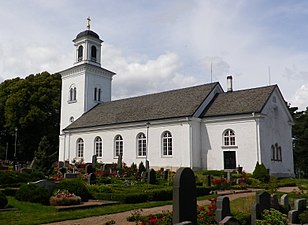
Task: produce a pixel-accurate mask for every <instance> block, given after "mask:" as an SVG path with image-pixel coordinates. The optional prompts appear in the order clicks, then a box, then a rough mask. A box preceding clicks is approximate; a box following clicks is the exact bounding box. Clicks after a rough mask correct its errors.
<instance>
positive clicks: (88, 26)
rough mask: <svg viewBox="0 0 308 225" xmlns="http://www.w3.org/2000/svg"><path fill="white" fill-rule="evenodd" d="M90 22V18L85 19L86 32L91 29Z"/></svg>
mask: <svg viewBox="0 0 308 225" xmlns="http://www.w3.org/2000/svg"><path fill="white" fill-rule="evenodd" d="M90 22H91V18H90V16H88V18H87V28H88V30H90V28H91V24H90Z"/></svg>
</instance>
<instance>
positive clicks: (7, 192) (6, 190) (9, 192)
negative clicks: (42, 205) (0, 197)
mask: <svg viewBox="0 0 308 225" xmlns="http://www.w3.org/2000/svg"><path fill="white" fill-rule="evenodd" d="M18 190H19V189H18V188H4V189H2V190H1V191H2V192H3V194H5V195H6V196H15V195H16V192H17V191H18Z"/></svg>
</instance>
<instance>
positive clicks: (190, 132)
mask: <svg viewBox="0 0 308 225" xmlns="http://www.w3.org/2000/svg"><path fill="white" fill-rule="evenodd" d="M187 121H188V124H189V153H190V157H189V164H190V168H191V169H193V160H192V157H193V154H192V126H191V120H189V119H188V118H187Z"/></svg>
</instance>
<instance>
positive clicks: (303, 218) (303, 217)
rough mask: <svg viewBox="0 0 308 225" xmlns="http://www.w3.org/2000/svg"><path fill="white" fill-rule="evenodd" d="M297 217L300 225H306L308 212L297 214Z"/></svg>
mask: <svg viewBox="0 0 308 225" xmlns="http://www.w3.org/2000/svg"><path fill="white" fill-rule="evenodd" d="M298 217H299V220H300V222H301V224H303V223H307V222H308V210H305V211H304V212H302V213H301V214H299V216H298Z"/></svg>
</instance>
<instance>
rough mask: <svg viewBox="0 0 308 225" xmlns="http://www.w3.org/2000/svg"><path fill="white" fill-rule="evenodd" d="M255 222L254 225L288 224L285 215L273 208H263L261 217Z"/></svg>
mask: <svg viewBox="0 0 308 225" xmlns="http://www.w3.org/2000/svg"><path fill="white" fill-rule="evenodd" d="M256 222H257V223H256V225H268V224H271V225H288V219H287V216H286V215H285V214H283V213H281V212H279V211H278V210H275V209H270V210H267V209H265V210H264V212H263V219H262V220H257V221H256Z"/></svg>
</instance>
